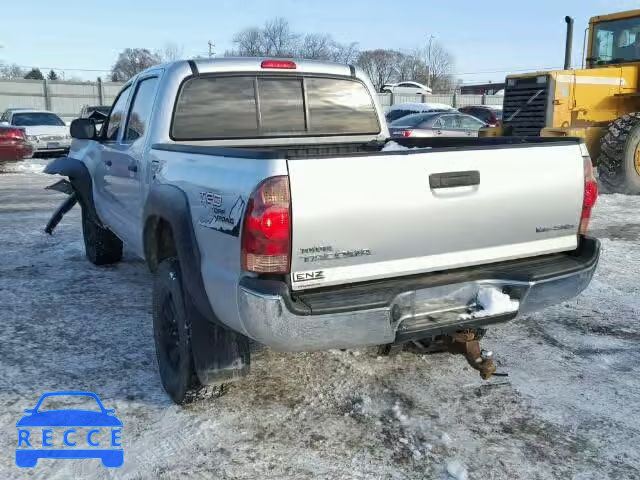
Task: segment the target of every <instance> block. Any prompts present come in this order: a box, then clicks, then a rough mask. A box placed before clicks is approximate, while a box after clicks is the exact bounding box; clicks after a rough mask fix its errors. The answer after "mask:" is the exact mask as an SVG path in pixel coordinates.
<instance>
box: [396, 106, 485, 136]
mask: <svg viewBox="0 0 640 480" xmlns="http://www.w3.org/2000/svg"><path fill="white" fill-rule="evenodd" d="M485 126H486V124H485V123H484V122H482V121H480V120H478V119H477V118H475V117H472V116H471V115H465V114H464V113H450V112H428V113H414V114H413V115H407V116H406V117H402V118H399V119H398V120H396V121H395V122H391V123H390V124H389V133H390V134H391V136H392V137H477V136H478V130H479V129H480V128H482V127H485Z"/></svg>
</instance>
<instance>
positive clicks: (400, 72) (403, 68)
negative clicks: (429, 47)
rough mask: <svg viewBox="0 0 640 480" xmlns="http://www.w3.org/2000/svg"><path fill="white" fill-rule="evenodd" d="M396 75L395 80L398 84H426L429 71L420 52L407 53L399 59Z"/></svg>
mask: <svg viewBox="0 0 640 480" xmlns="http://www.w3.org/2000/svg"><path fill="white" fill-rule="evenodd" d="M396 74H397V76H396V78H395V80H396V81H398V82H404V81H414V82H420V83H423V84H426V83H427V76H428V69H427V65H426V63H425V62H424V60H423V59H422V58H421V55H420V53H419V52H412V53H408V54H406V53H405V54H402V56H400V57H399V59H398V65H397V67H396Z"/></svg>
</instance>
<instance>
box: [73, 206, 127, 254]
mask: <svg viewBox="0 0 640 480" xmlns="http://www.w3.org/2000/svg"><path fill="white" fill-rule="evenodd" d="M82 235H83V237H84V251H85V253H86V255H87V258H88V259H89V261H90V262H91V263H93V264H94V265H110V264H112V263H116V262H119V261H120V260H121V259H122V240H120V239H119V238H118V237H116V236H115V234H114V233H113V232H112V231H111V230H109V229H108V228H104V227H101V226H100V225H98V224H97V223H96V222H95V221H94V220H93V219H92V218H91V216H90V215H89V214H88V213H87V211H86V209H85V208H84V207H83V208H82Z"/></svg>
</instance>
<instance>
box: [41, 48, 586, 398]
mask: <svg viewBox="0 0 640 480" xmlns="http://www.w3.org/2000/svg"><path fill="white" fill-rule="evenodd" d="M71 134H72V136H73V137H74V141H73V144H72V147H71V151H70V153H69V156H68V157H67V158H62V159H58V160H55V161H53V162H52V163H50V164H49V165H48V166H47V168H46V172H47V173H50V174H59V175H62V176H65V177H68V178H69V181H66V180H61V181H60V182H58V185H57V186H56V187H54V188H57V189H59V190H63V191H65V192H66V193H68V194H69V195H70V196H69V198H68V199H67V201H66V202H65V203H64V204H63V205H61V207H60V209H59V210H58V211H57V212H56V213H55V215H54V217H53V218H52V221H51V222H50V224H49V225H48V226H47V231H49V232H51V231H52V230H53V228H54V227H55V223H57V221H58V220H59V218H60V217H61V216H62V215H63V214H64V213H65V212H66V211H68V210H69V209H70V208H71V207H72V206H73V204H74V203H75V202H79V203H80V205H81V207H82V228H83V233H84V241H85V246H86V255H87V257H88V259H89V260H90V261H91V262H93V263H94V264H97V265H103V264H110V263H114V262H117V261H119V260H120V259H121V257H122V249H123V242H124V243H125V244H126V245H127V248H128V249H130V250H131V251H132V252H134V253H135V254H136V255H138V256H140V257H142V258H144V259H145V260H146V262H147V264H148V266H149V268H150V270H151V271H152V272H153V274H154V284H153V325H154V336H155V343H156V352H157V358H158V364H159V369H160V374H161V377H162V383H163V385H164V387H165V389H166V390H167V392H168V393H169V395H170V396H171V398H172V399H173V400H174V401H176V402H178V403H183V402H186V401H189V400H191V399H193V398H196V397H199V396H204V395H207V394H211V393H220V391H221V389H220V387H219V385H221V384H222V383H223V382H226V381H229V380H233V379H235V378H237V377H240V376H242V375H244V374H246V372H247V370H248V367H249V362H250V351H251V348H250V343H253V342H251V340H250V339H252V340H253V341H255V343H257V344H262V345H267V346H269V347H271V348H274V349H277V350H285V351H309V350H320V349H330V348H350V347H363V346H381V351H384V352H391V351H396V350H397V349H398V348H400V347H401V346H402V345H404V344H407V343H410V344H412V345H413V346H416V345H419V346H421V348H423V349H424V350H425V351H428V350H429V349H430V348H432V349H438V348H442V349H446V350H449V351H451V352H458V353H463V354H464V355H465V356H466V358H467V360H468V361H469V363H470V364H471V365H472V366H474V368H477V369H478V370H480V373H481V374H482V376H483V378H488V377H489V376H491V374H492V373H494V372H495V365H494V364H493V362H492V360H491V358H490V357H489V356H488V355H486V354H484V353H483V352H482V351H481V350H480V349H479V346H478V340H479V338H480V337H481V336H482V333H483V332H484V327H485V326H486V325H489V324H494V323H499V322H504V321H508V320H511V319H513V318H515V317H516V316H517V315H519V314H525V313H528V312H532V311H534V310H539V309H541V308H544V307H546V306H548V305H551V304H555V303H558V302H562V301H565V300H567V299H570V298H572V297H574V296H575V295H577V294H578V293H580V292H581V291H582V290H583V289H584V288H585V287H586V286H587V285H588V283H589V281H590V280H591V277H592V275H593V272H594V269H595V267H596V264H597V261H598V255H599V243H598V241H597V240H594V239H592V238H589V237H587V236H585V233H586V230H587V226H588V221H589V216H590V214H591V208H592V206H593V204H594V203H595V201H596V197H597V184H596V182H595V179H594V178H593V174H592V169H591V160H590V159H589V156H588V154H587V150H586V148H585V146H584V144H582V142H581V141H580V140H578V139H557V138H513V137H505V138H480V139H478V138H441V139H438V138H419V139H410V138H407V139H399V140H397V141H396V142H388V130H387V127H386V124H385V120H384V117H383V115H382V110H381V108H380V105H379V104H378V101H377V99H376V95H375V93H374V89H373V87H372V85H371V83H370V82H369V80H368V79H367V78H366V76H365V75H364V74H363V73H362V72H361V71H360V70H359V69H358V68H355V67H353V66H350V65H339V64H331V63H323V62H315V61H302V60H293V61H292V60H281V59H256V58H246V59H230V58H225V59H214V60H193V61H178V62H174V63H169V64H165V65H161V66H157V67H154V68H151V69H149V70H146V71H144V72H142V73H140V74H138V75H137V76H135V77H134V78H132V79H131V80H130V81H129V82H128V83H127V84H126V85H124V87H123V88H122V90H121V92H120V94H119V95H118V97H117V98H116V100H115V102H114V104H113V106H112V108H111V112H110V114H109V117H108V119H107V120H106V122H105V123H104V125H103V126H102V128H101V129H100V131H99V132H97V131H96V127H95V124H94V122H93V120H91V119H78V120H75V121H74V122H73V124H72V126H71Z"/></svg>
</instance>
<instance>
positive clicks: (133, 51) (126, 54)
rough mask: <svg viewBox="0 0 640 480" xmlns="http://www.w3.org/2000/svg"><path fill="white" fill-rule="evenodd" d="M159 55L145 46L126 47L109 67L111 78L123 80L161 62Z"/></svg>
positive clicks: (116, 80)
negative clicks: (110, 67)
mask: <svg viewBox="0 0 640 480" xmlns="http://www.w3.org/2000/svg"><path fill="white" fill-rule="evenodd" d="M161 61H162V60H161V59H160V57H158V55H156V54H155V53H151V52H150V51H149V50H147V49H146V48H126V49H124V50H123V51H122V52H120V55H118V60H117V61H116V63H115V64H114V65H113V67H112V69H111V80H112V81H114V82H124V81H126V80H129V79H130V78H131V77H133V76H134V75H136V74H138V73H140V72H141V71H143V70H146V69H147V68H149V67H152V66H153V65H157V64H158V63H161Z"/></svg>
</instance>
